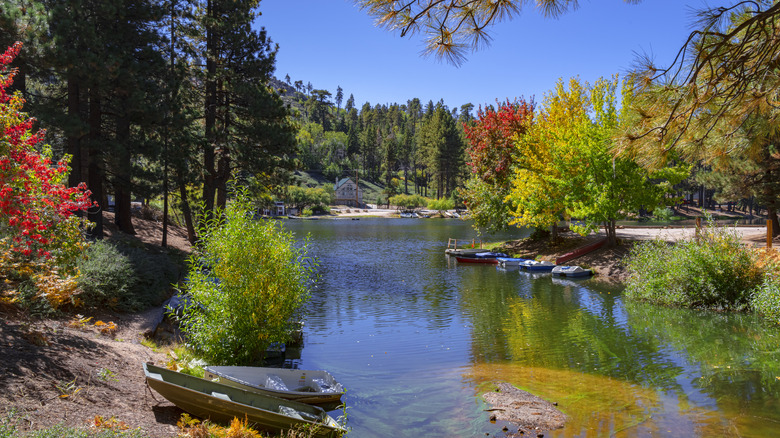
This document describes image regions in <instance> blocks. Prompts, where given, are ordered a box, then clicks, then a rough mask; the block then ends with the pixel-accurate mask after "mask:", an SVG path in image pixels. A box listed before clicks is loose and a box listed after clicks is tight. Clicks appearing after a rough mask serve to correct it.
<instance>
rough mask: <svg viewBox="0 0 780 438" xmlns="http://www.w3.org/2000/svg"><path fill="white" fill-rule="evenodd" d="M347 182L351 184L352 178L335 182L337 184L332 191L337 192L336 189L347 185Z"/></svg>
mask: <svg viewBox="0 0 780 438" xmlns="http://www.w3.org/2000/svg"><path fill="white" fill-rule="evenodd" d="M347 181H350V182H351V181H352V178H341V180H339V182H337V183H336V187H334V190H338V189H339V187H341V186H343V185H344V184H346V183H347Z"/></svg>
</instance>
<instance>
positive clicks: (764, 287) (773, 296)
mask: <svg viewBox="0 0 780 438" xmlns="http://www.w3.org/2000/svg"><path fill="white" fill-rule="evenodd" d="M769 268H770V269H771V270H770V271H769V272H768V273H767V274H766V275H764V281H763V282H761V284H759V285H758V286H757V287H756V288H755V289H754V290H753V297H752V300H751V306H752V307H753V310H755V311H756V312H758V313H760V314H762V315H764V316H765V317H767V318H768V319H770V320H771V321H772V322H774V323H775V324H780V278H778V266H777V265H776V264H775V265H771V266H770V267H769Z"/></svg>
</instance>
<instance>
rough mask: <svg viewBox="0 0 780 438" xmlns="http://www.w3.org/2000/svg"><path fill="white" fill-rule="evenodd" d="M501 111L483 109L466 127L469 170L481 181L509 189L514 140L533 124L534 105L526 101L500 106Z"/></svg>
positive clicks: (507, 102)
mask: <svg viewBox="0 0 780 438" xmlns="http://www.w3.org/2000/svg"><path fill="white" fill-rule="evenodd" d="M496 103H497V104H498V109H496V108H493V106H492V105H491V106H489V107H487V108H485V109H482V107H480V108H479V111H478V112H477V118H476V120H474V121H473V122H471V123H469V124H466V125H465V126H464V130H465V133H466V138H468V140H469V147H468V154H469V157H470V159H471V161H469V163H468V164H469V166H471V170H472V172H473V173H474V174H475V175H474V176H476V177H477V178H479V179H481V180H482V181H484V182H485V183H487V184H489V185H493V186H498V187H503V188H507V187H508V184H509V176H510V171H511V164H512V155H513V152H512V151H513V149H514V147H515V146H514V145H515V142H514V139H515V138H516V136H519V135H523V134H525V132H526V131H527V129H528V128H529V127H530V126H531V124H532V123H533V116H534V103H533V101H531V102H526V101H525V99H522V98H521V99H520V100H516V101H514V102H510V101H509V100H507V101H506V102H496Z"/></svg>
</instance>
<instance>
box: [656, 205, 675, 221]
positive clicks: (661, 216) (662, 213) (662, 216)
mask: <svg viewBox="0 0 780 438" xmlns="http://www.w3.org/2000/svg"><path fill="white" fill-rule="evenodd" d="M653 217H655V219H656V220H659V221H670V220H672V218H673V217H674V212H673V211H672V209H671V208H669V207H658V208H656V209H655V210H653Z"/></svg>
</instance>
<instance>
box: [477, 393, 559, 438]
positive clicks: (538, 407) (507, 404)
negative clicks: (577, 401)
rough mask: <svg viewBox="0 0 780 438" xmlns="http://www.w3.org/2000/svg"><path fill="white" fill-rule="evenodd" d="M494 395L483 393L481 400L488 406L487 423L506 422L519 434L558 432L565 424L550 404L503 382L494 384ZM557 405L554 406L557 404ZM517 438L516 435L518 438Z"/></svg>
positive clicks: (557, 411)
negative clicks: (523, 432)
mask: <svg viewBox="0 0 780 438" xmlns="http://www.w3.org/2000/svg"><path fill="white" fill-rule="evenodd" d="M496 387H497V389H496V391H494V392H486V393H485V394H484V395H483V396H482V398H484V399H485V401H486V402H487V403H488V404H489V405H490V409H489V410H490V412H491V415H490V419H491V421H493V420H498V421H507V422H510V423H513V424H515V425H517V426H518V427H519V428H520V430H518V432H520V433H522V430H523V429H525V430H528V431H531V430H533V431H535V432H538V431H540V430H554V429H560V428H562V427H563V426H564V424H566V420H568V418H567V417H566V414H564V413H563V412H561V411H559V410H558V409H557V408H556V407H555V405H554V404H553V403H550V402H548V401H547V400H544V399H542V398H540V397H537V396H535V395H533V394H531V393H529V392H527V391H523V390H522V389H518V388H515V387H514V386H512V385H510V384H509V383H506V382H496ZM556 404H557V403H556ZM517 436H519V435H517Z"/></svg>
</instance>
